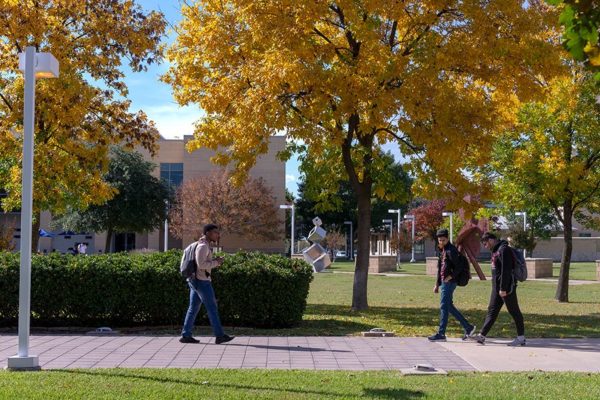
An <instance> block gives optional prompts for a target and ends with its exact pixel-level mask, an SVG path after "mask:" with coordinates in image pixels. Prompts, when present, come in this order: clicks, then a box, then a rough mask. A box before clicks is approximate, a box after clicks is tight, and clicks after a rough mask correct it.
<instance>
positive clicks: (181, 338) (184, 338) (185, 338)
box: [179, 336, 200, 343]
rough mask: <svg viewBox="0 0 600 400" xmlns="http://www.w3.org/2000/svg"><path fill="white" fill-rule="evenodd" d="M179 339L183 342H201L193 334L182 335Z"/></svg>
mask: <svg viewBox="0 0 600 400" xmlns="http://www.w3.org/2000/svg"><path fill="white" fill-rule="evenodd" d="M179 341H180V342H181V343H200V341H199V340H198V339H194V338H193V337H191V336H182V337H180V338H179Z"/></svg>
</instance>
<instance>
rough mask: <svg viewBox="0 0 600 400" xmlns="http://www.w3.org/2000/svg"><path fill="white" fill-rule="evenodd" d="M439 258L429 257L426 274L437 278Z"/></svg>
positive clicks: (426, 261)
mask: <svg viewBox="0 0 600 400" xmlns="http://www.w3.org/2000/svg"><path fill="white" fill-rule="evenodd" d="M437 263H438V258H437V257H427V258H426V259H425V273H426V274H427V275H431V276H437Z"/></svg>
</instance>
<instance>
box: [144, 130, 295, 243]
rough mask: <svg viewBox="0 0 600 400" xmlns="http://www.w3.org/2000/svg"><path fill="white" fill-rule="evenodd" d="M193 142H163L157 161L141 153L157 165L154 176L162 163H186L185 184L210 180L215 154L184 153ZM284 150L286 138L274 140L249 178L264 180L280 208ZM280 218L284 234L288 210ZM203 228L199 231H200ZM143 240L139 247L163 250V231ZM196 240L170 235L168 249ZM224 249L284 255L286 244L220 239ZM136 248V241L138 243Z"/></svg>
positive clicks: (184, 169)
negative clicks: (280, 153)
mask: <svg viewBox="0 0 600 400" xmlns="http://www.w3.org/2000/svg"><path fill="white" fill-rule="evenodd" d="M191 139H192V136H189V135H186V136H185V137H184V138H183V140H181V139H178V140H166V139H161V140H159V142H158V145H159V150H158V152H157V154H156V156H155V157H154V158H152V157H151V156H150V154H149V153H148V152H146V151H142V152H141V153H142V154H143V155H144V157H145V158H146V159H147V160H149V161H152V162H154V163H155V164H156V165H157V167H156V168H155V170H154V172H153V175H154V176H156V177H159V176H160V163H183V181H184V182H185V181H187V180H189V179H193V178H197V177H201V176H208V175H210V174H211V173H213V172H214V171H215V170H217V169H218V168H220V167H218V166H215V165H214V164H212V163H211V162H210V158H211V157H212V156H213V155H214V154H215V153H214V152H213V151H212V150H208V149H199V150H196V151H194V152H192V153H189V152H188V151H187V150H185V145H186V144H187V142H189V141H190V140H191ZM284 148H285V137H284V136H275V137H272V138H271V144H270V146H269V151H268V152H267V153H266V154H264V155H262V156H260V157H259V158H258V159H257V162H256V164H255V166H254V167H253V168H252V169H251V170H250V173H249V175H250V176H251V177H253V178H259V177H260V178H263V179H264V181H265V182H266V184H267V185H269V186H270V187H271V189H272V190H273V195H274V196H275V199H276V202H277V204H285V163H284V162H282V161H280V160H279V159H278V158H277V153H278V152H280V151H281V150H283V149H284ZM277 213H278V214H277V216H278V217H279V219H280V222H281V227H280V228H281V230H282V231H283V230H284V226H283V225H284V223H285V222H284V221H285V214H284V213H285V210H278V212H277ZM200 228H201V227H199V229H200ZM138 236H139V237H140V243H144V244H146V245H147V247H148V248H150V249H160V250H162V249H163V248H164V228H163V227H161V228H160V229H159V230H157V231H155V232H151V233H149V234H146V235H136V239H137V237H138ZM195 239H196V238H194V237H193V236H191V235H188V236H185V237H183V239H182V240H178V239H176V238H174V237H172V236H170V235H169V238H168V247H169V248H173V247H178V248H182V247H185V246H187V245H188V244H190V243H191V242H193V241H194V240H195ZM220 244H221V246H222V248H223V250H224V251H229V252H233V251H238V250H260V251H264V252H272V253H283V252H285V242H284V238H283V237H282V238H281V240H277V241H269V242H265V241H262V240H248V239H247V238H245V237H239V236H236V235H227V234H223V235H221V243H220ZM136 247H137V241H136Z"/></svg>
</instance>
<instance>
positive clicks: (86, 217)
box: [53, 147, 171, 253]
mask: <svg viewBox="0 0 600 400" xmlns="http://www.w3.org/2000/svg"><path fill="white" fill-rule="evenodd" d="M155 167H156V166H155V165H154V164H153V163H151V162H148V161H145V160H144V158H143V156H142V155H141V154H140V153H138V152H134V151H126V150H124V149H121V148H119V147H114V148H112V149H111V157H110V163H109V167H108V172H107V173H106V174H105V175H104V177H103V180H104V182H106V183H108V184H109V185H110V187H111V188H112V189H114V190H115V191H116V193H117V194H116V195H115V196H114V197H113V198H112V199H110V200H108V201H106V202H105V203H103V204H98V205H91V206H90V207H89V208H87V209H86V210H84V211H78V210H70V211H69V212H67V213H65V214H63V215H57V216H56V218H55V221H53V225H54V226H60V227H61V228H62V229H66V230H72V231H76V232H106V243H105V246H104V252H105V253H109V252H110V251H111V243H112V239H113V234H114V233H125V232H136V233H145V232H151V231H153V230H155V229H158V228H160V226H161V225H162V223H163V221H164V220H165V219H166V218H167V209H166V204H167V202H168V201H171V189H170V187H169V186H168V184H167V183H166V182H162V181H160V180H159V179H158V178H156V177H154V176H152V171H153V170H154V168H155Z"/></svg>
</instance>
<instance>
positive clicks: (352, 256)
mask: <svg viewBox="0 0 600 400" xmlns="http://www.w3.org/2000/svg"><path fill="white" fill-rule="evenodd" d="M344 225H350V257H348V259H349V260H350V261H352V260H354V249H353V247H352V246H353V245H352V243H353V242H354V236H353V235H352V221H344Z"/></svg>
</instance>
